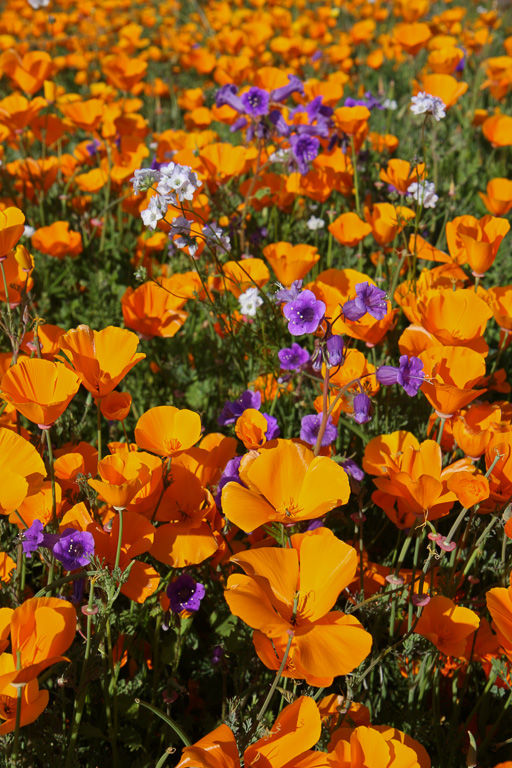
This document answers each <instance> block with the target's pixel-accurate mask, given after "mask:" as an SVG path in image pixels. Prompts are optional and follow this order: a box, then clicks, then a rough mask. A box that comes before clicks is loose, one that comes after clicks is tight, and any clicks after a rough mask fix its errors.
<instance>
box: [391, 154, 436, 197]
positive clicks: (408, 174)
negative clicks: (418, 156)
mask: <svg viewBox="0 0 512 768" xmlns="http://www.w3.org/2000/svg"><path fill="white" fill-rule="evenodd" d="M425 176H426V174H425V163H420V164H419V165H417V166H415V167H413V166H411V164H410V163H408V162H407V160H399V159H398V158H393V159H392V160H388V164H387V166H386V168H383V169H382V170H381V172H380V178H381V180H382V181H384V182H385V183H386V184H391V186H392V187H394V188H395V189H396V191H397V192H398V193H399V194H400V195H406V194H407V190H408V189H409V187H410V186H411V184H413V183H415V182H418V181H420V180H421V179H424V178H425Z"/></svg>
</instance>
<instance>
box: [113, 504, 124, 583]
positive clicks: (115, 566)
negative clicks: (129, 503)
mask: <svg viewBox="0 0 512 768" xmlns="http://www.w3.org/2000/svg"><path fill="white" fill-rule="evenodd" d="M115 509H117V511H118V513H119V533H118V534H117V550H116V560H115V563H114V570H115V569H116V568H119V560H120V559H121V542H122V540H123V507H115Z"/></svg>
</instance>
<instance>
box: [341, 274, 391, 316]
mask: <svg viewBox="0 0 512 768" xmlns="http://www.w3.org/2000/svg"><path fill="white" fill-rule="evenodd" d="M341 310H342V312H343V314H344V316H345V318H346V319H347V320H360V319H361V318H362V317H364V316H365V315H366V313H367V312H368V314H369V315H371V316H372V317H374V318H375V320H382V319H383V318H384V317H385V316H386V314H387V311H388V309H387V304H386V292H385V291H383V290H381V289H380V288H377V286H375V285H370V283H358V284H357V285H356V298H355V299H350V300H349V301H347V302H345V304H344V305H343V306H342V308H341Z"/></svg>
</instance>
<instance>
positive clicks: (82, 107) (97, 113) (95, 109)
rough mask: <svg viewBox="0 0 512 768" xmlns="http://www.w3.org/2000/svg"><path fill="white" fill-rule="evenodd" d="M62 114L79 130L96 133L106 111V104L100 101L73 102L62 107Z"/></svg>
mask: <svg viewBox="0 0 512 768" xmlns="http://www.w3.org/2000/svg"><path fill="white" fill-rule="evenodd" d="M61 110H62V112H63V113H64V114H65V115H66V117H67V118H69V119H70V120H71V122H72V123H73V124H74V125H76V127H77V128H82V130H84V131H95V130H96V129H97V128H98V126H99V124H100V123H101V119H102V117H103V113H104V111H105V104H104V103H103V101H101V100H100V99H88V100H87V101H81V100H80V101H72V102H69V103H68V104H63V105H62V106H61Z"/></svg>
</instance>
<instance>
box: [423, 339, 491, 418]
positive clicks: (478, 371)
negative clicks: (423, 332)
mask: <svg viewBox="0 0 512 768" xmlns="http://www.w3.org/2000/svg"><path fill="white" fill-rule="evenodd" d="M418 357H419V358H420V360H421V361H422V362H423V370H424V372H425V381H424V382H423V384H422V385H421V391H422V392H423V394H424V395H425V397H426V398H427V400H428V401H429V403H430V404H431V405H432V407H433V408H435V410H436V411H437V413H438V415H441V416H442V417H443V418H450V417H451V416H452V415H453V414H454V413H455V411H458V410H460V409H461V408H464V406H465V405H468V403H470V402H471V401H472V400H474V399H475V398H476V397H478V395H481V394H483V392H485V389H473V387H474V386H475V385H477V384H478V383H479V382H480V380H481V379H482V378H483V377H484V376H485V359H484V358H483V357H482V355H479V354H478V352H474V351H473V350H472V349H468V348H467V347H452V346H446V347H431V348H430V349H426V350H425V351H424V352H421V353H420V355H419V356H418Z"/></svg>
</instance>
